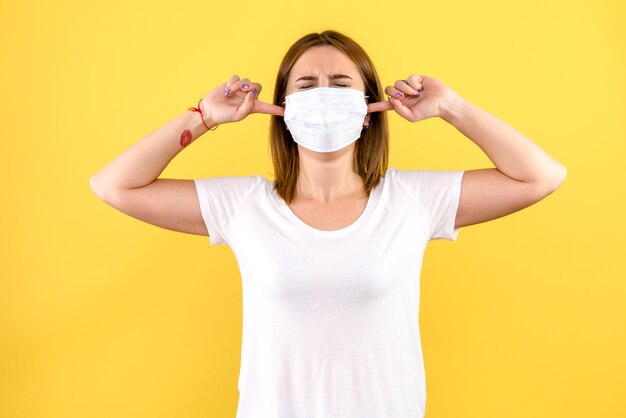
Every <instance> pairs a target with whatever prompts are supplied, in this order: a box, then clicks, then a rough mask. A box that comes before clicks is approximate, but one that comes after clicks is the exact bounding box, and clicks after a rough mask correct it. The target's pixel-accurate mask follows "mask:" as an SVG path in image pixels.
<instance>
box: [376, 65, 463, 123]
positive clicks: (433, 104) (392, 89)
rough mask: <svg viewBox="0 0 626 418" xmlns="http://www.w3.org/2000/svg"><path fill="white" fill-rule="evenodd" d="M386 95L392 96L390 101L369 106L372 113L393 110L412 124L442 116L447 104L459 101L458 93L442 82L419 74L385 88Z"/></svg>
mask: <svg viewBox="0 0 626 418" xmlns="http://www.w3.org/2000/svg"><path fill="white" fill-rule="evenodd" d="M385 94H387V95H388V96H390V97H389V101H388V102H378V103H372V104H370V105H368V108H369V107H371V108H370V109H371V110H370V111H381V110H392V109H393V110H395V111H396V113H398V114H399V115H400V116H402V117H403V118H405V119H407V120H409V121H410V122H418V121H420V120H424V119H428V118H432V117H436V116H442V111H443V109H444V108H445V106H446V104H447V102H448V101H453V100H457V99H458V95H457V94H456V92H455V91H454V90H452V89H451V88H449V87H448V86H446V85H445V84H444V83H442V82H441V81H439V80H437V79H436V78H432V77H426V76H424V75H417V74H414V75H411V76H409V77H408V78H407V79H406V80H397V81H396V83H395V84H394V85H393V86H387V87H385ZM386 103H389V104H387V105H385V104H386Z"/></svg>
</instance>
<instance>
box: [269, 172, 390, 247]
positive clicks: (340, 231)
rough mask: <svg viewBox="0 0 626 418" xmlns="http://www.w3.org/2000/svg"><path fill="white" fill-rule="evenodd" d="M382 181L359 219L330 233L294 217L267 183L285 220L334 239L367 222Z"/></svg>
mask: <svg viewBox="0 0 626 418" xmlns="http://www.w3.org/2000/svg"><path fill="white" fill-rule="evenodd" d="M383 181H384V176H382V177H381V178H380V182H379V183H378V184H377V185H376V187H374V188H373V189H372V191H371V192H370V195H369V198H368V199H367V203H366V204H365V209H363V212H361V214H360V215H359V217H358V218H357V219H356V220H355V221H354V222H352V223H351V224H350V225H348V226H346V227H343V228H341V229H335V230H332V231H325V230H323V229H317V228H314V227H312V226H311V225H309V224H307V223H306V222H304V221H303V220H302V219H300V218H299V217H298V215H296V214H295V213H294V212H293V211H292V210H291V208H290V207H289V205H287V202H285V200H284V199H283V198H282V197H281V196H279V195H278V193H276V191H275V190H274V188H273V187H274V184H273V182H269V185H270V188H271V190H270V192H271V194H272V196H274V199H275V200H276V201H277V202H278V206H279V207H280V210H281V212H282V213H283V214H284V215H285V216H286V217H287V218H289V219H290V220H291V221H292V222H293V223H294V224H296V225H297V226H298V227H299V228H300V229H302V230H304V231H307V232H308V233H311V234H313V235H316V236H318V237H324V238H334V237H339V236H343V235H346V234H348V233H350V232H352V231H353V230H355V229H356V228H358V227H359V225H361V224H362V223H363V222H365V221H366V220H367V218H368V217H369V216H370V214H371V213H372V211H373V210H374V208H375V207H376V204H377V202H378V200H379V198H380V193H381V189H382V185H383Z"/></svg>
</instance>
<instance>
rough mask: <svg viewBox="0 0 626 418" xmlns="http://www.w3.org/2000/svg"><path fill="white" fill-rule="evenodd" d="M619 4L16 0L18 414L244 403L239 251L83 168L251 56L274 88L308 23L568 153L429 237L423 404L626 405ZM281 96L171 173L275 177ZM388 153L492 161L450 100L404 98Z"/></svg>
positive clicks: (188, 412) (13, 233)
mask: <svg viewBox="0 0 626 418" xmlns="http://www.w3.org/2000/svg"><path fill="white" fill-rule="evenodd" d="M625 20H626V10H625V6H624V2H622V1H618V0H614V1H609V0H603V1H599V0H593V1H592V0H586V1H582V0H581V1H571V0H559V1H552V2H545V1H540V0H530V1H524V2H515V3H513V2H501V1H497V0H491V1H485V0H480V1H474V2H466V1H461V0H457V1H451V2H408V1H398V2H391V3H385V2H382V3H381V2H378V1H351V2H345V3H342V2H337V1H317V2H313V3H308V5H307V4H306V3H305V2H285V3H284V4H283V5H281V6H276V3H275V2H266V3H264V4H260V3H258V2H208V1H188V2H171V1H141V2H140V1H130V2H129V1H114V2H110V1H98V2H95V1H71V2H70V1H62V2H52V1H41V0H38V1H25V2H22V1H20V2H17V1H12V2H9V1H7V0H2V2H1V3H0V35H1V36H0V54H1V56H0V66H1V77H0V91H1V93H0V97H1V100H0V106H1V109H0V110H1V111H0V121H1V123H0V129H2V134H1V136H2V150H1V151H0V170H1V175H0V187H1V192H2V205H1V206H0V222H1V228H2V229H1V231H2V240H1V241H0V242H1V244H0V245H1V246H2V247H1V253H0V254H1V256H0V257H2V259H1V264H0V416H1V417H4V418H27V417H28V418H30V417H38V418H39V417H40V418H49V417H50V418H51V417H55V418H79V417H80V418H85V417H89V418H100V417H102V418H104V417H107V418H108V417H116V418H131V417H132V418H136V417H154V418H160V417H234V414H235V410H236V404H237V396H238V394H237V388H236V383H237V377H238V371H239V355H240V343H241V287H240V280H239V271H238V268H237V264H236V261H235V259H234V256H233V254H232V252H231V250H230V249H228V248H227V247H210V246H209V240H208V238H206V237H200V236H194V235H187V234H182V233H177V232H172V231H168V230H165V229H160V228H157V227H154V226H152V225H149V224H146V223H142V222H140V221H137V220H134V219H132V218H130V217H128V216H126V215H124V214H122V213H120V212H117V211H115V210H114V209H112V208H110V207H108V206H107V205H106V204H104V203H103V202H101V201H100V200H98V198H97V197H96V196H95V195H94V194H93V193H92V191H91V190H90V188H89V184H88V180H89V177H90V176H91V175H92V174H94V173H95V172H96V171H98V170H99V169H100V168H102V167H103V166H104V165H105V164H107V163H108V162H109V161H111V160H112V159H113V158H114V157H115V156H116V155H118V154H119V153H121V152H122V151H123V150H124V149H126V148H127V147H128V146H130V145H131V144H132V143H133V142H135V141H136V140H138V139H140V138H141V137H143V136H144V135H146V134H148V133H149V132H151V131H153V130H154V129H156V128H158V127H160V126H161V125H163V124H165V123H166V122H168V121H170V120H171V119H173V118H175V117H176V116H178V115H180V114H181V113H182V112H184V111H186V109H187V108H188V107H189V106H195V105H196V104H197V102H198V100H199V99H200V97H202V96H204V95H205V94H206V93H207V92H208V91H210V90H211V89H213V88H214V87H215V86H216V85H217V84H220V83H222V82H224V81H226V80H227V79H228V77H229V76H230V75H231V74H233V73H237V74H239V75H240V76H242V77H249V78H251V79H252V80H253V81H256V82H260V83H261V84H262V85H263V87H264V90H263V91H262V92H261V95H260V99H261V100H264V101H268V102H271V97H272V90H273V82H274V79H275V72H276V70H277V68H278V64H279V62H280V59H281V58H282V56H283V54H284V53H285V52H286V50H287V48H288V47H289V45H291V43H292V42H294V41H295V40H296V39H297V38H299V37H300V36H301V35H304V34H305V33H308V32H310V31H320V30H323V29H336V30H339V31H342V32H344V33H346V34H348V35H349V36H352V37H353V38H354V39H355V40H357V41H358V42H360V43H361V44H362V45H363V46H364V48H365V49H366V50H367V51H368V53H369V54H370V55H371V57H372V59H373V60H374V62H375V64H376V65H377V68H378V71H379V74H380V77H381V80H382V81H383V84H385V85H387V84H393V82H394V81H395V80H397V79H402V78H406V77H407V76H408V75H410V74H414V73H417V74H426V75H428V76H432V77H435V78H438V79H440V80H442V81H443V82H445V83H446V84H448V85H449V86H450V87H452V88H453V89H455V90H456V91H457V92H458V93H459V94H461V95H462V96H463V97H465V98H466V99H467V100H469V101H472V102H474V103H476V104H478V105H479V106H481V107H483V108H484V109H486V110H488V111H490V112H491V113H493V114H495V115H496V116H498V117H499V118H501V119H503V120H505V121H506V122H508V123H509V124H511V125H512V126H514V127H515V128H517V129H518V130H520V131H521V132H522V133H524V134H525V135H527V136H528V137H529V138H531V139H532V140H534V141H535V142H537V143H538V144H539V145H540V146H541V147H543V148H544V149H546V150H547V151H548V152H549V153H551V154H552V155H553V156H554V157H555V158H556V159H557V160H559V161H560V162H562V163H563V164H564V165H565V166H566V167H567V168H568V178H567V180H566V182H565V183H564V184H563V186H562V188H561V189H559V190H558V191H557V192H556V193H555V194H553V195H551V196H549V197H548V198H546V199H545V200H543V201H541V202H539V203H538V204H536V205H534V206H532V207H530V208H528V209H525V210H523V211H521V212H518V213H516V214H513V215H510V216H508V217H506V218H503V219H499V220H495V221H492V222H489V223H485V224H480V225H475V226H470V227H466V228H463V229H462V230H461V233H460V235H459V239H458V241H457V242H455V243H451V242H448V241H437V242H432V243H431V245H430V246H429V248H428V250H427V252H426V259H425V265H424V270H423V274H422V307H421V313H420V324H421V327H422V339H423V346H424V355H425V361H426V373H427V387H428V401H427V417H428V418H464V417H468V418H473V417H480V418H492V417H493V418H496V417H497V418H502V417H507V418H528V417H532V418H544V417H545V418H555V417H557V418H560V417H563V418H566V417H567V418H579V417H580V418H582V417H585V418H586V417H603V418H613V417H615V418H617V417H624V416H626V403H625V401H624V399H626V377H625V376H626V360H625V359H626V356H625V355H624V354H625V353H626V331H625V330H626V325H625V323H626V321H625V320H626V308H625V307H626V284H625V283H626V280H625V279H626V268H625V262H624V245H623V244H622V240H623V236H624V233H625V232H626V230H625V228H624V226H625V221H624V214H625V213H626V199H625V197H624V191H625V186H624V184H625V183H626V174H625V171H624V158H625V153H624V150H625V145H624V144H625V142H626V135H625V133H626V129H625V128H624V117H625V112H624V111H625V110H626V109H625V105H624V103H625V100H626V88H625V81H624V80H625V79H626V78H625V77H624V75H625V74H626V53H625V51H626V49H625V48H624V45H625V44H626V43H625V41H626V36H625V35H626V30H625V29H624V25H623V23H624V21H625ZM268 123H269V116H267V115H260V114H254V115H250V116H249V117H248V118H247V119H246V120H244V121H243V122H240V123H234V124H227V125H223V126H220V127H219V128H218V129H217V130H215V131H214V132H209V133H207V134H206V135H205V136H203V137H201V138H200V139H199V140H198V141H196V142H195V143H194V144H192V145H191V146H190V147H189V148H187V149H185V150H184V151H183V152H181V154H179V155H178V157H176V158H175V159H174V161H173V162H172V163H171V164H170V166H169V167H167V168H166V170H165V171H164V172H163V175H162V177H169V178H188V179H191V178H199V177H212V176H222V175H251V174H261V175H264V176H267V177H268V178H272V176H273V174H272V166H271V160H270V156H269V153H268V146H267V128H268ZM390 129H391V134H392V138H391V161H390V162H391V165H392V166H394V167H398V168H402V169H420V168H431V169H472V168H480V167H488V166H492V165H491V163H490V161H489V160H488V159H487V158H486V156H484V155H483V154H482V152H481V151H480V149H479V148H478V147H476V146H475V145H474V144H473V143H471V141H469V140H468V139H467V138H465V137H464V136H462V134H460V133H459V132H458V131H457V130H456V129H455V128H454V127H452V126H451V125H448V124H447V123H446V122H445V121H443V120H442V119H428V120H426V121H423V122H420V123H416V124H411V123H409V122H408V121H406V120H405V119H403V118H401V117H400V116H399V115H397V114H390Z"/></svg>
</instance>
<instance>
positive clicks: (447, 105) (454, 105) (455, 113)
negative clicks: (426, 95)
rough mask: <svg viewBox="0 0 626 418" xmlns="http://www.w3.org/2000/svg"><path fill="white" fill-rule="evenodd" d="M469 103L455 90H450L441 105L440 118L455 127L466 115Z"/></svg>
mask: <svg viewBox="0 0 626 418" xmlns="http://www.w3.org/2000/svg"><path fill="white" fill-rule="evenodd" d="M467 104H468V103H467V101H466V100H465V99H463V98H462V97H461V96H459V95H458V94H457V93H456V92H455V91H454V90H449V91H448V94H447V95H446V97H445V99H443V100H442V101H441V103H440V104H439V117H440V118H441V119H443V120H445V121H446V122H448V123H450V124H452V125H455V124H456V123H457V122H458V120H459V119H460V118H461V117H462V116H463V114H464V113H465V109H466V106H467Z"/></svg>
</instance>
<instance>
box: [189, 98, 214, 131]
mask: <svg viewBox="0 0 626 418" xmlns="http://www.w3.org/2000/svg"><path fill="white" fill-rule="evenodd" d="M201 101H202V98H201V99H200V101H199V102H198V107H190V108H189V109H188V110H191V111H194V112H198V113H200V117H201V118H202V123H203V124H204V126H206V127H207V129H208V130H209V131H214V130H216V129H217V127H218V126H219V125H215V126H214V127H213V128H209V126H208V125H207V124H206V122H205V121H204V114H202V110H200V102H201Z"/></svg>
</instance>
